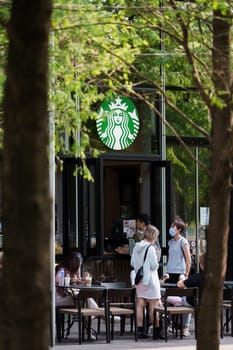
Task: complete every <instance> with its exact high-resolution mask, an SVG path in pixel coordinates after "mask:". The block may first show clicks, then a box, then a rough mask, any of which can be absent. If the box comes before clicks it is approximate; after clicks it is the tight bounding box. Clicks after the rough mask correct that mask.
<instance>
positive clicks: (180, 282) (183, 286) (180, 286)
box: [176, 280, 186, 288]
mask: <svg viewBox="0 0 233 350" xmlns="http://www.w3.org/2000/svg"><path fill="white" fill-rule="evenodd" d="M176 285H177V287H178V288H186V287H185V284H184V281H183V280H179V281H178V282H177V284H176Z"/></svg>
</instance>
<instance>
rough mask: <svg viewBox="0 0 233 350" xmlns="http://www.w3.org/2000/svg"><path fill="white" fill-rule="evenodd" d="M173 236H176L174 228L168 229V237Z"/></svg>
mask: <svg viewBox="0 0 233 350" xmlns="http://www.w3.org/2000/svg"><path fill="white" fill-rule="evenodd" d="M175 234H176V229H175V227H170V228H169V235H170V236H171V237H174V236H175Z"/></svg>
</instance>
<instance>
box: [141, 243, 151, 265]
mask: <svg viewBox="0 0 233 350" xmlns="http://www.w3.org/2000/svg"><path fill="white" fill-rule="evenodd" d="M151 245H152V244H149V245H148V247H147V248H146V251H145V254H144V259H143V264H144V262H145V260H146V256H147V252H148V249H149V248H150V246H151Z"/></svg>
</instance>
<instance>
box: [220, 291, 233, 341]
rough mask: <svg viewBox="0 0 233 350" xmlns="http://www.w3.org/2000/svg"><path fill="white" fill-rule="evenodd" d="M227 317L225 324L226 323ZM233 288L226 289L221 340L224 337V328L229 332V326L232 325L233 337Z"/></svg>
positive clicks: (232, 334) (232, 332) (232, 333)
mask: <svg viewBox="0 0 233 350" xmlns="http://www.w3.org/2000/svg"><path fill="white" fill-rule="evenodd" d="M224 315H225V322H224ZM232 316H233V288H224V290H223V301H222V312H221V338H223V335H224V328H226V332H227V333H228V332H229V324H230V325H231V336H232V337H233V318H232Z"/></svg>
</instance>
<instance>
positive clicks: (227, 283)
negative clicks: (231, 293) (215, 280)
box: [224, 281, 233, 289]
mask: <svg viewBox="0 0 233 350" xmlns="http://www.w3.org/2000/svg"><path fill="white" fill-rule="evenodd" d="M224 287H225V288H227V289H232V288H233V281H224Z"/></svg>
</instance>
